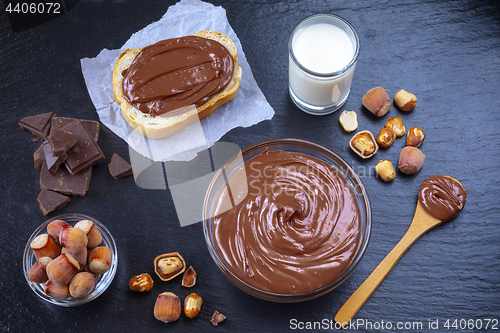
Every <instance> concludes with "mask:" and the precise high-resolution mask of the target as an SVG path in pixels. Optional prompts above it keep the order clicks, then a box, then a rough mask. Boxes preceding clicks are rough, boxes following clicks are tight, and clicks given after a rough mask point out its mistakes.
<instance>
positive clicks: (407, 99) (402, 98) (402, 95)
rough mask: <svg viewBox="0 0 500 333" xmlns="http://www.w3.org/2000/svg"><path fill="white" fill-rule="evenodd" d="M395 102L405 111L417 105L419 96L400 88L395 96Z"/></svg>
mask: <svg viewBox="0 0 500 333" xmlns="http://www.w3.org/2000/svg"><path fill="white" fill-rule="evenodd" d="M394 103H396V105H397V106H398V107H399V108H400V109H401V110H403V111H410V110H411V109H413V108H414V107H415V106H417V97H416V96H415V95H413V94H412V93H409V92H407V91H405V90H403V89H400V90H398V92H397V93H396V95H395V96H394Z"/></svg>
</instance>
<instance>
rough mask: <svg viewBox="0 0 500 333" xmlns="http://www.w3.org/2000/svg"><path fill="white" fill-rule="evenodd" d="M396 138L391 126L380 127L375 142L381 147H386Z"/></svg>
mask: <svg viewBox="0 0 500 333" xmlns="http://www.w3.org/2000/svg"><path fill="white" fill-rule="evenodd" d="M394 140H396V133H394V131H393V130H392V129H391V128H387V127H384V128H382V129H381V130H380V131H379V132H378V135H377V143H378V145H379V146H380V147H382V148H388V147H390V146H391V145H392V143H393V142H394Z"/></svg>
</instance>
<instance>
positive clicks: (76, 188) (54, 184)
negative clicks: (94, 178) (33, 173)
mask: <svg viewBox="0 0 500 333" xmlns="http://www.w3.org/2000/svg"><path fill="white" fill-rule="evenodd" d="M91 175H92V168H87V169H86V170H84V171H83V172H80V173H78V174H76V175H71V174H70V173H69V171H68V170H67V169H66V168H59V170H57V172H56V174H55V175H51V174H50V172H49V170H48V169H47V164H46V163H45V162H44V163H43V166H42V170H41V171H40V188H42V189H46V190H51V191H57V192H59V193H62V194H66V195H79V196H84V195H85V193H87V190H88V189H89V184H90V177H91Z"/></svg>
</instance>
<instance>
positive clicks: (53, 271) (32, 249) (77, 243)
mask: <svg viewBox="0 0 500 333" xmlns="http://www.w3.org/2000/svg"><path fill="white" fill-rule="evenodd" d="M117 265H118V253H117V250H116V244H115V241H114V239H113V237H112V236H111V234H110V232H109V230H108V229H106V227H105V226H104V225H103V224H102V223H100V222H99V221H97V220H96V219H94V218H92V217H90V216H86V215H83V214H64V215H60V216H56V217H54V218H52V219H50V220H48V221H46V222H45V223H43V224H42V225H41V226H39V227H38V228H37V229H36V230H35V231H34V232H33V234H32V235H31V237H30V238H29V240H28V243H27V244H26V247H25V249H24V255H23V270H24V277H25V278H26V281H27V282H28V285H29V286H30V287H31V289H33V291H34V292H35V294H37V295H38V296H39V297H40V298H42V299H43V300H45V301H47V302H49V303H52V304H56V305H60V306H65V307H71V306H77V305H82V304H85V303H88V302H90V301H92V300H94V299H96V298H97V297H99V296H100V295H101V294H102V293H103V292H104V291H105V290H106V289H107V288H108V286H109V285H110V284H111V281H113V278H114V276H115V273H116V268H117Z"/></svg>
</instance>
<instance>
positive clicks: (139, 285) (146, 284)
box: [128, 273, 154, 292]
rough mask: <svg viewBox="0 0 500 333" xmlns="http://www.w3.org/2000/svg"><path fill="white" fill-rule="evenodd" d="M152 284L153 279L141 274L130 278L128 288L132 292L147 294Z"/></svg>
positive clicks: (146, 274)
mask: <svg viewBox="0 0 500 333" xmlns="http://www.w3.org/2000/svg"><path fill="white" fill-rule="evenodd" d="M153 283H154V281H153V278H151V276H150V275H149V274H148V273H142V274H140V275H136V276H134V277H133V278H131V279H130V281H129V282H128V286H129V288H130V290H132V291H136V292H148V291H150V290H151V288H153Z"/></svg>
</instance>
